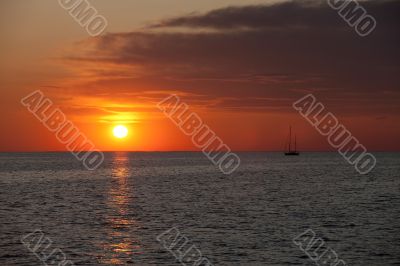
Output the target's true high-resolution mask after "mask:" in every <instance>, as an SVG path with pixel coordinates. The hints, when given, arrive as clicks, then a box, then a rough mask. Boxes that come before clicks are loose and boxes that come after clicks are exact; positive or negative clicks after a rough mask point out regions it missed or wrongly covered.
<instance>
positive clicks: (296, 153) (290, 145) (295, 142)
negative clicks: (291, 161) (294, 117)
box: [285, 126, 300, 156]
mask: <svg viewBox="0 0 400 266" xmlns="http://www.w3.org/2000/svg"><path fill="white" fill-rule="evenodd" d="M299 154H300V153H299V152H298V151H297V139H296V135H294V150H292V126H290V127H289V149H288V150H287V151H286V152H285V155H286V156H288V155H299Z"/></svg>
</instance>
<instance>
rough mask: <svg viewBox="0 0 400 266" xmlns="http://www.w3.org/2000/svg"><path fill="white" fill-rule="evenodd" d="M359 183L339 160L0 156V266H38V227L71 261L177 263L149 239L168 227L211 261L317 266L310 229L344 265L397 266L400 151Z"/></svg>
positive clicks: (318, 156) (316, 156) (326, 156)
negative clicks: (300, 243) (222, 168)
mask: <svg viewBox="0 0 400 266" xmlns="http://www.w3.org/2000/svg"><path fill="white" fill-rule="evenodd" d="M375 155H376V156H377V159H378V164H377V168H376V169H375V170H374V171H373V172H372V173H370V174H369V175H367V176H361V175H359V174H358V173H357V172H356V171H355V169H354V168H353V167H352V166H351V165H348V164H347V163H346V162H345V161H344V160H343V159H342V157H340V155H338V154H336V153H304V154H302V155H301V156H299V157H292V158H289V157H284V156H282V154H280V153H239V156H240V158H241V159H242V164H241V166H240V167H239V169H238V170H237V171H236V172H235V173H234V174H233V175H231V176H225V175H224V174H222V173H221V172H219V170H218V169H217V168H216V167H215V166H213V165H212V164H211V163H210V162H209V161H208V160H207V159H206V158H205V157H204V156H203V155H202V154H201V153H107V154H106V161H105V162H104V164H103V166H102V167H101V168H100V169H98V170H96V171H92V172H90V171H87V170H85V169H84V168H83V167H82V166H81V164H80V162H78V161H76V160H75V158H73V157H72V156H71V155H69V154H68V153H37V154H34V153H25V154H22V153H19V154H16V153H14V154H10V153H7V154H6V153H3V154H0V265H2V266H3V265H42V263H41V262H40V261H39V260H38V258H37V257H36V256H35V255H33V254H32V253H31V252H30V251H28V250H27V249H26V247H24V246H23V245H22V244H21V242H20V238H21V237H22V236H23V235H25V234H27V233H29V232H32V231H34V230H35V229H41V230H42V231H43V232H44V233H45V235H46V236H47V237H49V238H50V239H51V240H52V241H53V244H52V245H53V247H58V248H61V250H62V251H64V252H65V254H66V255H67V258H69V259H70V260H72V261H73V262H74V263H75V265H127V264H128V265H129V264H135V265H180V264H179V263H178V262H177V261H176V260H175V258H174V257H173V255H172V254H171V253H169V252H168V251H166V250H165V249H164V248H163V247H162V246H161V245H160V243H159V242H158V241H157V240H156V236H157V235H158V234H160V233H161V232H163V231H165V230H167V229H169V228H171V227H173V226H175V227H177V228H178V229H179V230H180V231H181V232H182V234H184V235H185V236H186V237H188V238H189V239H190V240H191V241H192V242H193V243H194V244H195V245H196V246H197V248H199V250H201V252H202V253H203V255H204V256H206V257H207V258H209V259H210V261H211V262H213V264H214V265H315V264H314V263H313V262H312V261H311V260H310V259H309V258H308V257H307V256H306V255H305V254H304V253H303V252H302V251H301V250H299V248H298V247H297V246H295V245H294V244H293V243H292V239H293V237H295V236H296V235H298V234H300V233H302V232H303V231H305V230H306V229H307V228H311V229H313V230H314V231H315V232H316V233H317V236H319V237H322V238H323V239H325V241H326V245H327V246H329V247H331V248H332V249H334V250H335V251H336V252H337V254H338V256H339V258H341V259H343V260H344V261H346V263H347V264H348V265H369V266H370V265H372V266H373V265H400V221H399V218H400V193H399V192H400V154H399V153H397V154H395V153H377V154H375Z"/></svg>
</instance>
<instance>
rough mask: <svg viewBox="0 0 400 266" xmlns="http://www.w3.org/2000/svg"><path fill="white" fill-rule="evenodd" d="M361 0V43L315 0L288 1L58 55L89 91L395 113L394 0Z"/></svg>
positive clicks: (184, 21)
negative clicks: (370, 23)
mask: <svg viewBox="0 0 400 266" xmlns="http://www.w3.org/2000/svg"><path fill="white" fill-rule="evenodd" d="M361 4H362V5H363V6H364V8H365V9H366V10H367V11H368V13H369V14H371V15H372V16H374V17H375V18H376V20H377V28H376V29H375V31H374V32H373V33H372V34H371V35H369V36H367V37H364V38H362V37H359V36H358V35H357V34H356V32H355V31H354V29H352V28H351V27H349V26H348V25H347V23H346V22H345V21H343V20H342V18H341V17H340V16H339V15H338V14H337V12H336V11H335V10H332V9H331V8H330V7H329V6H328V4H327V3H326V2H325V1H318V2H316V1H306V2H298V1H294V2H285V3H281V4H276V5H271V6H247V7H228V8H224V9H219V10H214V11H211V12H209V13H207V14H191V15H188V16H182V17H177V18H172V19H166V20H162V21H160V22H157V23H154V24H152V25H151V26H150V27H148V28H146V29H145V30H142V31H136V32H129V33H113V34H108V35H106V36H103V37H99V38H96V39H90V40H87V41H83V42H82V43H80V44H79V47H81V48H82V47H84V48H85V52H83V53H80V54H78V53H72V54H71V55H70V56H68V57H66V58H65V59H67V62H68V64H74V67H75V68H78V69H79V70H81V71H82V72H83V73H85V74H86V76H85V77H86V78H88V77H89V78H88V79H87V80H86V84H85V86H91V87H92V88H95V89H97V90H98V92H99V93H102V92H104V90H105V88H109V87H110V86H112V87H113V90H114V91H113V93H114V94H118V93H129V92H135V93H140V92H141V91H146V90H157V91H163V90H165V91H171V90H174V91H182V92H185V93H191V94H193V95H198V97H199V99H200V97H201V100H199V104H201V103H203V104H204V103H205V102H204V101H203V100H204V99H209V100H212V101H210V103H211V104H210V105H212V106H214V107H218V108H230V109H241V110H245V109H246V110H260V109H268V110H285V109H289V108H290V106H291V102H292V101H293V100H294V99H296V98H298V97H300V96H301V95H303V94H305V93H307V92H314V93H315V94H316V95H317V96H318V97H320V98H321V100H322V101H324V102H326V103H328V104H331V106H333V107H337V108H338V109H340V110H344V111H347V112H351V113H369V112H374V113H376V114H379V113H382V114H383V113H396V114H398V113H399V112H400V108H399V104H398V103H399V100H400V94H399V91H400V77H399V74H400V71H399V70H400V68H399V62H400V56H399V55H400V52H399V48H398V47H399V45H400V39H399V31H398V30H399V26H400V2H399V1H368V2H361ZM91 93H94V92H93V90H92V91H91Z"/></svg>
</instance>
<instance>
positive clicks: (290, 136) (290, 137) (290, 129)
mask: <svg viewBox="0 0 400 266" xmlns="http://www.w3.org/2000/svg"><path fill="white" fill-rule="evenodd" d="M291 144H292V126H289V152H290V151H291V150H292V149H291Z"/></svg>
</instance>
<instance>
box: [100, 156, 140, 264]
mask: <svg viewBox="0 0 400 266" xmlns="http://www.w3.org/2000/svg"><path fill="white" fill-rule="evenodd" d="M113 156H114V157H113V159H112V160H113V161H112V172H111V178H112V180H111V185H110V189H109V191H108V195H107V198H108V201H107V205H108V208H109V209H110V214H109V215H108V218H107V222H108V223H107V229H106V232H107V239H108V241H106V242H105V243H104V246H103V249H104V251H105V254H104V255H105V256H104V257H103V258H102V259H101V263H104V264H106V265H126V263H127V262H128V263H133V262H134V261H135V258H134V256H135V254H138V253H140V248H141V247H140V245H139V242H138V240H137V239H136V238H135V230H136V229H137V228H138V227H139V224H138V222H137V221H136V220H134V219H133V218H132V215H131V214H132V213H131V212H132V209H130V204H131V203H132V202H131V201H132V200H133V198H134V197H133V189H132V188H133V187H132V186H133V184H130V182H129V176H130V173H131V170H130V167H129V157H128V153H125V152H118V153H114V154H113Z"/></svg>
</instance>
